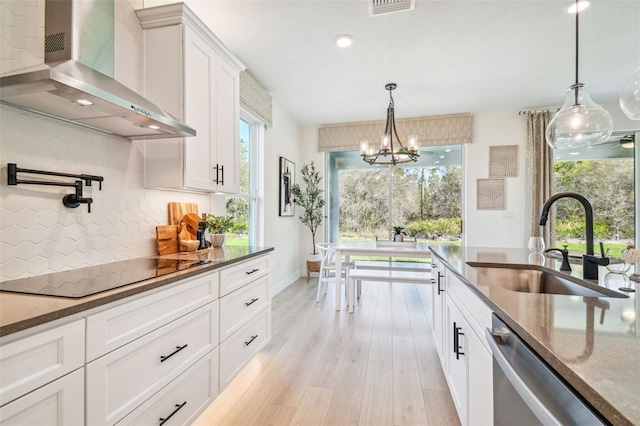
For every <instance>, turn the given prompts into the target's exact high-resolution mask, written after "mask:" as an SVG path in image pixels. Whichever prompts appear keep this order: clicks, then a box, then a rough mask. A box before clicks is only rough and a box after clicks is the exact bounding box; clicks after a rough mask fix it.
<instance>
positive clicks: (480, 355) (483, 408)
mask: <svg viewBox="0 0 640 426" xmlns="http://www.w3.org/2000/svg"><path fill="white" fill-rule="evenodd" d="M467 343H468V345H469V349H468V352H469V399H468V401H469V424H470V425H492V424H493V358H492V356H491V353H490V352H489V351H488V350H487V348H486V347H485V346H484V342H483V341H482V340H480V337H479V336H478V335H476V333H474V332H473V331H472V330H470V332H469V334H468V336H467Z"/></svg>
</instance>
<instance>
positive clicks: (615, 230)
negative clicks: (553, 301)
mask: <svg viewBox="0 0 640 426" xmlns="http://www.w3.org/2000/svg"><path fill="white" fill-rule="evenodd" d="M554 181H555V185H556V188H555V189H556V192H565V191H570V192H577V193H578V194H581V195H583V196H584V197H585V198H586V199H587V200H589V202H590V203H591V205H592V206H593V218H594V238H595V240H596V251H597V245H598V242H600V241H602V242H603V244H604V246H605V249H607V248H608V249H610V252H609V255H611V256H616V257H617V256H619V255H620V250H622V249H624V248H625V247H626V246H627V245H628V244H633V243H634V241H635V238H636V232H637V231H636V229H635V223H634V220H635V205H636V201H635V191H636V188H635V182H636V177H635V164H634V143H633V133H631V134H624V133H623V134H614V135H613V136H612V137H611V139H610V140H609V142H608V143H606V144H603V145H598V146H594V147H589V148H583V149H577V150H574V151H572V150H562V151H556V152H555V159H554ZM556 241H557V244H556V245H557V247H562V246H563V245H567V246H568V248H569V250H577V251H582V252H584V251H585V249H586V241H585V216H584V209H583V207H582V205H580V204H579V203H577V202H575V201H573V200H570V199H561V200H558V202H556Z"/></svg>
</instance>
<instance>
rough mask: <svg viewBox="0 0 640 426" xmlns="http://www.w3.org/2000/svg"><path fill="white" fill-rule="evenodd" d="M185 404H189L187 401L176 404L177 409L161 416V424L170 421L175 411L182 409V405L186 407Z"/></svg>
mask: <svg viewBox="0 0 640 426" xmlns="http://www.w3.org/2000/svg"><path fill="white" fill-rule="evenodd" d="M185 405H187V401H185V402H183V403H182V404H176V409H175V410H173V412H172V413H171V414H169V415H168V416H167V417H160V426H162V425H163V424H165V423H166V422H168V421H169V419H170V418H171V417H173V415H174V414H175V413H177V412H178V411H180V409H181V408H182V407H184V406H185Z"/></svg>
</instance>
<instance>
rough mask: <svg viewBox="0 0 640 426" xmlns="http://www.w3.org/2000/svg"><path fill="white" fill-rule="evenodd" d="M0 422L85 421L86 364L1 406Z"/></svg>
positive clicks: (44, 425) (69, 425)
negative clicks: (84, 366)
mask: <svg viewBox="0 0 640 426" xmlns="http://www.w3.org/2000/svg"><path fill="white" fill-rule="evenodd" d="M0 424H2V425H3V426H10V425H34V426H36V425H37V426H48V425H59V426H63V425H64V426H76V425H82V424H84V368H81V369H78V370H76V371H74V372H72V373H69V374H67V375H66V376H63V377H61V378H59V379H58V380H55V381H53V382H51V383H49V384H48V385H46V386H43V387H41V388H38V389H36V390H34V391H33V392H31V393H28V394H27V395H25V396H23V397H21V398H18V399H16V400H15V401H13V402H10V403H9V404H7V405H4V406H2V407H0Z"/></svg>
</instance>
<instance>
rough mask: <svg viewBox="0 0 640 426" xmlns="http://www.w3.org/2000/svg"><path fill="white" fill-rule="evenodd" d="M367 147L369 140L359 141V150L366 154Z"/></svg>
mask: <svg viewBox="0 0 640 426" xmlns="http://www.w3.org/2000/svg"><path fill="white" fill-rule="evenodd" d="M368 148H369V141H361V142H360V152H361V153H363V154H366V153H367V151H368Z"/></svg>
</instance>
